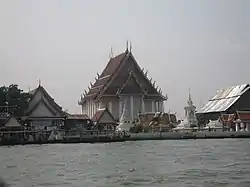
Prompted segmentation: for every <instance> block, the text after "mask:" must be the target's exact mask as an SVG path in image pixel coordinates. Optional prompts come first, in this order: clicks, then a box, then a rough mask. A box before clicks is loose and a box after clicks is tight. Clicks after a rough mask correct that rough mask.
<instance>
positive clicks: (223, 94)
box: [197, 84, 250, 113]
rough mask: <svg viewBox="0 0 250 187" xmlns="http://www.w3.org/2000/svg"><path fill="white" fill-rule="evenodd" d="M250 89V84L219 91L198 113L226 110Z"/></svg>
mask: <svg viewBox="0 0 250 187" xmlns="http://www.w3.org/2000/svg"><path fill="white" fill-rule="evenodd" d="M249 89H250V86H249V84H243V85H238V86H232V87H229V88H224V89H221V90H218V91H217V94H216V95H215V96H214V97H212V99H210V100H209V101H208V103H207V104H206V105H205V106H203V107H202V108H201V109H199V110H198V112H197V113H211V112H224V111H226V110H227V109H229V108H230V107H231V106H232V105H233V104H234V103H235V102H236V101H238V100H239V98H240V97H241V96H242V95H243V94H244V93H245V92H246V91H248V90H249Z"/></svg>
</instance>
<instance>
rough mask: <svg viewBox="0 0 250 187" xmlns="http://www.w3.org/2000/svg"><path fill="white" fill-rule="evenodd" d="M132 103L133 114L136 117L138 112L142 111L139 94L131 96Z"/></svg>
mask: <svg viewBox="0 0 250 187" xmlns="http://www.w3.org/2000/svg"><path fill="white" fill-rule="evenodd" d="M133 105H134V106H133V116H134V117H136V116H137V114H138V113H139V112H140V113H141V112H142V101H141V96H133Z"/></svg>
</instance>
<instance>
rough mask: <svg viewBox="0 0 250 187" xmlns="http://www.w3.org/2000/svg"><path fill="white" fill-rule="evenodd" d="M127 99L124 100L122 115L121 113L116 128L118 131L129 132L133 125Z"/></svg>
mask: <svg viewBox="0 0 250 187" xmlns="http://www.w3.org/2000/svg"><path fill="white" fill-rule="evenodd" d="M126 101H127V100H125V101H124V105H123V110H122V115H121V118H120V121H119V125H118V126H117V128H116V129H117V131H126V132H128V131H129V130H130V128H131V127H132V126H133V124H132V123H131V122H130V118H129V113H128V109H127V104H126Z"/></svg>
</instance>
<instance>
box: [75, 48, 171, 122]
mask: <svg viewBox="0 0 250 187" xmlns="http://www.w3.org/2000/svg"><path fill="white" fill-rule="evenodd" d="M165 100H167V98H166V97H165V96H163V95H162V91H161V89H160V88H158V86H156V84H155V81H154V82H153V81H152V79H149V78H148V76H147V71H144V69H141V68H140V67H139V65H138V63H137V61H136V59H135V58H134V56H133V54H132V52H131V46H130V49H128V44H127V48H126V50H125V52H123V53H121V54H119V55H117V56H115V57H112V56H111V57H110V60H109V62H108V64H107V66H106V67H105V69H104V70H103V72H102V73H101V74H100V75H99V74H97V78H95V83H94V84H92V83H90V86H89V88H88V90H87V91H86V90H85V93H84V94H83V95H81V100H80V101H79V105H81V107H82V113H86V114H87V115H88V116H89V117H90V118H92V117H93V116H94V115H95V113H96V112H97V111H98V110H99V109H101V108H108V110H109V111H110V112H111V114H112V115H113V116H114V119H115V120H117V121H118V120H119V119H120V117H121V115H122V113H123V110H124V107H126V111H127V113H128V114H127V116H129V118H128V120H129V122H130V121H131V122H132V121H133V120H134V119H135V117H136V116H137V114H138V113H145V112H164V101H165Z"/></svg>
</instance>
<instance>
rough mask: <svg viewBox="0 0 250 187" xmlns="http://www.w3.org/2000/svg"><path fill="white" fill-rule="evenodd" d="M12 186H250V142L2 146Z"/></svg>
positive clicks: (0, 170)
mask: <svg viewBox="0 0 250 187" xmlns="http://www.w3.org/2000/svg"><path fill="white" fill-rule="evenodd" d="M0 164H1V165H0V176H1V177H2V178H3V179H4V180H5V181H6V182H7V183H8V184H10V186H17V187H31V186H39V187H40V186H43V187H48V186H53V187H88V186H89V187H112V186H115V187H119V186H127V187H130V186H131V187H132V186H151V187H161V186H162V187H163V186H164V187H166V186H169V187H171V186H173V187H184V186H185V187H191V186H204V187H206V186H207V187H209V186H212V187H217V186H218V187H221V186H223V187H224V186H227V187H228V186H237V187H243V186H246V187H249V186H250V139H242V140H241V139H224V140H173V141H172V140H166V141H137V142H122V143H106V144H51V145H27V146H13V147H0Z"/></svg>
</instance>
